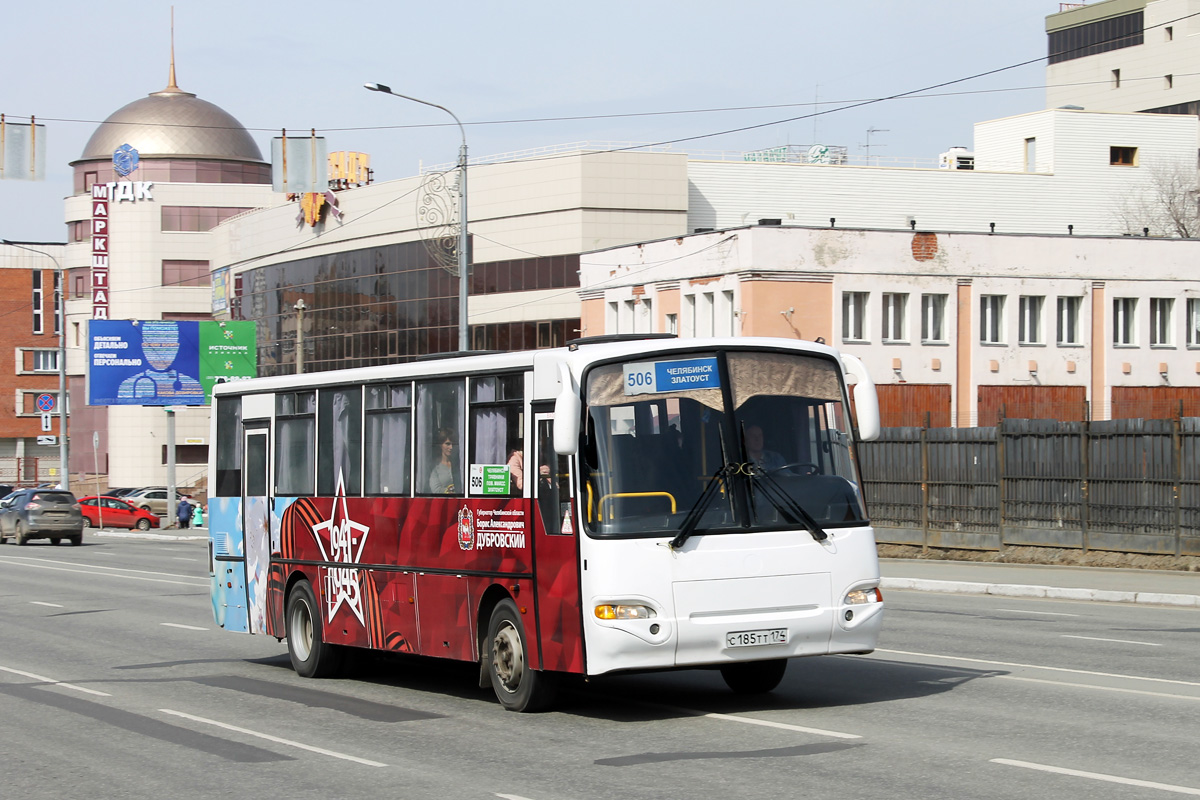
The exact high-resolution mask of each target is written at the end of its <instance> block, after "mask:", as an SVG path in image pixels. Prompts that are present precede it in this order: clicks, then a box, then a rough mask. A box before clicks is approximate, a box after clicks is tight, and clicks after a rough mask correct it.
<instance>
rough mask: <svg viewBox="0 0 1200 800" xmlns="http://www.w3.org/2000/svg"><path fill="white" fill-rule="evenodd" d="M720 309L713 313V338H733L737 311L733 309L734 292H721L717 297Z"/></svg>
mask: <svg viewBox="0 0 1200 800" xmlns="http://www.w3.org/2000/svg"><path fill="white" fill-rule="evenodd" d="M716 301H717V303H718V307H717V308H716V309H714V311H713V326H714V327H713V336H733V334H734V331H735V329H736V326H735V325H734V324H733V323H734V320H735V319H736V317H737V310H736V309H735V308H734V307H733V292H721V294H720V295H718V296H717V298H716Z"/></svg>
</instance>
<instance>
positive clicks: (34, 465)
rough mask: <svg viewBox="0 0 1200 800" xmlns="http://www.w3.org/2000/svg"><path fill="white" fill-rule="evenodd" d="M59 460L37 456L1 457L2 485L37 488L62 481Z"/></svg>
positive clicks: (0, 480)
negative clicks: (39, 485)
mask: <svg viewBox="0 0 1200 800" xmlns="http://www.w3.org/2000/svg"><path fill="white" fill-rule="evenodd" d="M58 464H59V460H58V458H38V457H37V456H0V483H3V484H6V485H8V486H36V485H37V484H39V483H51V482H54V481H57V480H60V479H61V475H60V473H59V470H58Z"/></svg>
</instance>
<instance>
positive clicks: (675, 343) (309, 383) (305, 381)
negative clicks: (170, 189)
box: [213, 336, 837, 397]
mask: <svg viewBox="0 0 1200 800" xmlns="http://www.w3.org/2000/svg"><path fill="white" fill-rule="evenodd" d="M758 348H761V349H768V350H793V351H801V352H811V353H814V354H820V355H824V356H832V357H836V356H837V351H835V350H834V349H833V348H832V347H829V346H828V345H824V344H819V343H817V342H809V341H804V340H797V339H782V338H767V337H756V336H734V337H722V338H683V339H681V338H662V337H660V336H655V337H653V338H626V337H607V336H605V337H595V338H594V339H591V340H588V339H580V340H577V341H575V342H571V343H569V344H567V345H566V346H565V347H556V348H552V349H546V350H519V351H514V352H508V353H495V352H480V353H448V354H446V357H444V358H436V357H434V358H424V359H421V360H419V361H407V362H402V363H396V364H384V365H380V366H373V367H354V368H352V369H339V370H325V371H322V372H308V373H304V374H303V375H275V376H271V377H265V378H247V379H244V380H237V381H230V382H227V383H219V384H217V385H216V386H214V387H213V395H214V396H215V397H222V396H225V395H241V394H255V393H260V392H286V391H297V390H303V389H309V388H312V389H315V388H318V387H322V386H340V385H346V384H359V383H387V382H388V381H392V380H408V379H413V378H427V377H437V376H439V375H486V374H492V373H499V372H509V371H519V370H528V369H533V368H536V369H537V371H541V370H542V368H543V365H544V368H545V369H546V370H547V371H548V372H551V373H552V374H553V375H554V376H555V378H554V379H555V380H556V381H557V375H558V364H560V363H565V364H567V365H568V366H569V367H570V368H571V371H572V372H573V373H574V374H575V375H576V376H578V375H580V374H582V372H583V370H584V369H585V368H586V367H587V366H588V365H590V364H592V363H595V362H599V361H612V360H620V359H623V358H630V357H634V358H642V357H646V358H654V357H656V356H657V355H661V354H668V353H671V352H677V351H697V350H745V349H758Z"/></svg>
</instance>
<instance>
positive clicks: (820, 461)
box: [581, 350, 866, 538]
mask: <svg viewBox="0 0 1200 800" xmlns="http://www.w3.org/2000/svg"><path fill="white" fill-rule="evenodd" d="M586 385H587V392H586V400H587V406H588V417H587V435H586V439H585V443H584V445H585V446H584V450H583V453H582V458H583V462H584V463H583V478H584V482H585V485H584V487H583V491H584V495H583V497H582V498H581V504H582V514H583V518H584V522H585V525H586V528H587V530H588V532H589V533H590V534H591V535H594V536H646V535H666V534H671V535H674V534H678V533H679V531H680V530H681V529H682V528H683V527H684V524H685V521H686V522H687V530H688V532H687V534H685V535H687V536H691V535H696V534H707V533H737V532H750V531H762V530H781V529H795V530H809V531H810V532H812V533H813V534H814V536H816V538H824V534H823V533H821V534H820V535H819V536H818V535H817V532H818V531H820V530H821V529H829V528H837V527H846V526H861V525H864V524H866V519H865V514H864V511H863V504H862V499H861V494H860V489H859V479H858V473H857V468H856V465H855V462H854V456H853V450H852V447H851V435H850V427H849V414H848V409H847V407H846V402H845V399H844V398H845V393H844V391H843V384H842V379H841V373H840V371H839V369H838V366H837V364H836V362H834V361H833V360H832V359H830V358H827V357H824V356H821V355H806V354H796V353H783V352H773V351H749V350H747V351H737V350H730V351H725V352H712V353H687V354H676V353H671V354H662V355H660V356H657V357H653V358H648V359H646V360H639V361H627V362H624V363H618V364H606V365H602V366H598V367H596V368H593V369H592V370H591V371H590V372H589V373H588V376H587V384H586ZM796 506H799V508H796ZM689 517H691V519H690V521H689ZM814 528H815V529H816V530H814Z"/></svg>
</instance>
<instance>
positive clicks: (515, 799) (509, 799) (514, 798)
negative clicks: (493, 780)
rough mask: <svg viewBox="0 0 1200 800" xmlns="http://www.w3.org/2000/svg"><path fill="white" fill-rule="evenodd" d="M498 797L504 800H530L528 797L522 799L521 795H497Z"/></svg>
mask: <svg viewBox="0 0 1200 800" xmlns="http://www.w3.org/2000/svg"><path fill="white" fill-rule="evenodd" d="M496 797H502V798H504V800H529V798H528V797H522V796H521V795H519V794H497V795H496Z"/></svg>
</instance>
